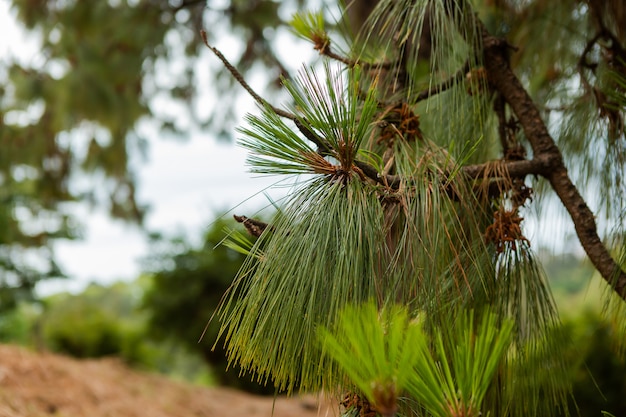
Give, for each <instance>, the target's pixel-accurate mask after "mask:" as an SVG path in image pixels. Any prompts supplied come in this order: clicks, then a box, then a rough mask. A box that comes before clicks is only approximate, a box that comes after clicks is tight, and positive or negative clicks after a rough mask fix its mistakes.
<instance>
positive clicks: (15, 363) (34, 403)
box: [0, 345, 338, 417]
mask: <svg viewBox="0 0 626 417" xmlns="http://www.w3.org/2000/svg"><path fill="white" fill-rule="evenodd" d="M321 402H322V403H323V404H322V405H320V401H318V400H317V398H316V397H315V396H300V397H291V398H286V397H279V398H277V399H276V402H275V403H274V399H273V398H271V397H259V396H254V395H249V394H246V393H241V392H238V391H235V390H232V389H225V388H206V387H199V386H195V385H191V384H186V383H183V382H178V381H172V380H170V379H168V378H166V377H164V376H161V375H155V374H149V373H142V372H138V371H136V370H132V369H129V368H128V367H127V366H125V365H124V364H123V363H122V362H121V361H119V360H117V359H99V360H76V359H72V358H68V357H64V356H60V355H55V354H52V353H37V352H33V351H30V350H27V349H24V348H21V347H16V346H10V345H0V417H43V416H58V417H105V416H107V417H147V416H149V417H231V416H232V417H242V416H245V417H270V416H274V417H296V416H298V417H317V416H338V412H337V406H333V405H329V403H328V402H327V401H321Z"/></svg>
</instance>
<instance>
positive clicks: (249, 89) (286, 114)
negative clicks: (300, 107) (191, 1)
mask: <svg viewBox="0 0 626 417" xmlns="http://www.w3.org/2000/svg"><path fill="white" fill-rule="evenodd" d="M200 35H201V36H202V41H203V42H204V44H205V45H206V47H207V48H209V49H210V50H211V51H212V52H213V53H214V54H215V56H217V57H218V58H219V59H220V61H222V63H223V64H224V66H225V67H226V69H227V70H228V71H229V72H230V73H231V74H232V76H233V77H234V78H235V80H237V82H238V83H239V84H240V85H241V86H242V87H243V88H244V90H246V91H247V92H248V94H250V95H251V96H252V98H253V99H254V100H255V101H256V102H257V103H258V104H259V105H261V106H262V107H269V108H271V109H272V111H273V112H274V113H276V114H277V115H279V116H280V117H285V118H287V119H291V120H295V119H296V116H295V115H294V114H292V113H289V112H287V111H285V110H282V109H279V108H277V107H274V106H273V105H272V104H271V103H270V102H268V101H267V100H265V99H264V98H263V97H261V96H260V95H259V94H257V93H256V91H254V90H253V89H252V87H250V85H249V84H248V83H247V82H246V80H245V79H244V78H243V75H241V73H240V72H239V71H238V70H237V68H235V66H234V65H233V64H231V63H230V62H229V61H228V60H227V59H226V57H225V56H224V55H222V53H221V52H220V50H219V49H217V48H215V47H213V46H211V45H210V44H209V41H208V39H207V34H206V32H205V31H204V30H201V31H200Z"/></svg>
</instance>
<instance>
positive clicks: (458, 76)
mask: <svg viewBox="0 0 626 417" xmlns="http://www.w3.org/2000/svg"><path fill="white" fill-rule="evenodd" d="M469 69H470V64H469V61H466V62H465V65H463V67H462V68H461V69H459V70H458V71H457V72H456V73H455V74H454V75H453V76H452V77H450V78H448V79H447V80H445V81H443V82H442V83H441V84H438V85H436V86H434V87H431V88H427V89H426V90H424V91H421V92H420V93H418V94H417V96H415V98H414V102H415V103H417V102H419V101H423V100H426V99H427V98H430V97H432V96H434V95H437V94H439V93H443V92H444V91H446V90H447V89H449V88H450V87H452V86H453V85H454V84H456V83H458V82H460V81H461V80H462V79H463V77H465V74H467V72H468V71H469Z"/></svg>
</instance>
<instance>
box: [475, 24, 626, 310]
mask: <svg viewBox="0 0 626 417" xmlns="http://www.w3.org/2000/svg"><path fill="white" fill-rule="evenodd" d="M475 22H476V25H477V27H478V28H479V29H481V32H482V42H483V48H484V50H483V53H484V59H483V61H484V65H485V68H486V69H487V74H488V77H489V81H490V83H491V85H492V86H493V87H494V88H495V89H496V90H497V91H498V93H500V94H501V95H502V97H503V98H504V99H505V101H506V102H507V103H508V105H509V106H510V108H511V109H512V110H513V112H514V113H515V115H516V116H517V119H518V120H519V122H520V124H521V126H522V129H523V130H524V134H525V136H526V138H527V139H528V141H529V142H530V145H531V147H532V150H533V156H534V157H533V159H534V160H536V161H539V162H540V165H541V166H542V167H543V169H542V170H541V172H539V173H540V174H541V175H542V176H544V177H545V178H546V179H547V180H548V181H549V182H550V185H551V186H552V188H553V189H554V191H555V192H556V194H557V195H558V197H559V199H560V200H561V202H562V203H563V205H564V206H565V208H566V209H567V211H568V213H569V215H570V217H571V218H572V221H573V222H574V227H575V229H576V234H577V236H578V239H579V240H580V243H581V244H582V246H583V248H584V249H585V252H586V253H587V256H589V259H590V260H591V262H592V263H593V265H594V266H595V267H596V269H597V270H598V272H600V274H601V275H602V277H603V278H604V279H605V280H606V281H607V282H608V283H609V284H610V285H611V286H612V288H613V289H614V290H615V291H616V292H617V293H618V294H619V296H620V297H621V298H623V299H624V300H626V272H624V271H623V270H622V269H621V268H620V267H619V265H618V264H617V263H616V262H615V260H614V259H613V258H612V257H611V254H610V253H609V251H608V250H607V248H606V247H605V246H604V244H603V243H602V240H601V239H600V237H599V236H598V231H597V226H596V222H595V217H594V214H593V212H592V211H591V210H590V209H589V207H588V206H587V203H586V202H585V200H584V199H583V198H582V196H581V195H580V193H579V192H578V190H577V189H576V186H575V185H574V184H573V183H572V180H571V179H570V177H569V174H568V172H567V168H566V167H565V164H564V162H563V155H562V154H561V151H560V150H559V148H558V147H557V146H556V143H555V141H554V139H553V138H552V137H551V136H550V134H549V132H548V129H547V128H546V125H545V124H544V122H543V119H542V118H541V114H540V112H539V110H538V109H537V106H536V105H535V103H534V102H533V101H532V99H531V97H530V96H529V95H528V93H527V92H526V90H525V88H524V87H523V86H522V84H521V82H520V81H519V79H518V78H517V76H516V75H515V74H514V73H513V70H512V69H511V67H510V65H509V59H508V45H507V43H506V42H505V41H503V40H501V39H497V38H495V37H493V36H491V35H489V33H487V31H486V29H485V28H484V26H483V24H482V22H480V20H478V18H475ZM520 162H521V161H520Z"/></svg>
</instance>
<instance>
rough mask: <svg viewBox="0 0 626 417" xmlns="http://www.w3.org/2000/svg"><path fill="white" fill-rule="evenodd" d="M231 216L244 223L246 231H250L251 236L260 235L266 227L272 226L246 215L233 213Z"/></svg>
mask: <svg viewBox="0 0 626 417" xmlns="http://www.w3.org/2000/svg"><path fill="white" fill-rule="evenodd" d="M233 217H234V218H235V220H236V221H237V222H238V223H241V224H243V225H244V227H245V228H246V230H247V231H248V233H250V234H251V235H252V236H255V237H259V236H261V234H263V232H264V231H265V230H266V229H268V228H270V229H271V228H272V226H270V225H268V224H267V223H265V222H262V221H260V220H256V219H251V218H249V217H246V216H238V215H236V214H235V215H233Z"/></svg>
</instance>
